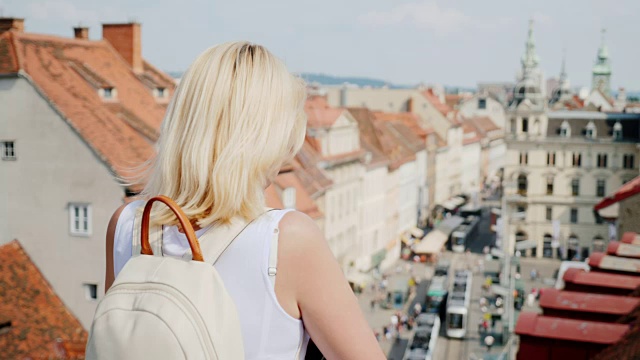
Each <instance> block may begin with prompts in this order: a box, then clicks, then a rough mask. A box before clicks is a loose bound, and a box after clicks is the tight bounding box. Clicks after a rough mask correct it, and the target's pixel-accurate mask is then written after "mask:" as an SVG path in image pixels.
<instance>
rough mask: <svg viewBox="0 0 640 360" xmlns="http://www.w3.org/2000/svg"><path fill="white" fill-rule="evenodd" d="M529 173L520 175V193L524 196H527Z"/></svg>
mask: <svg viewBox="0 0 640 360" xmlns="http://www.w3.org/2000/svg"><path fill="white" fill-rule="evenodd" d="M527 186H528V184H527V175H525V174H520V175H519V176H518V194H519V195H522V196H527Z"/></svg>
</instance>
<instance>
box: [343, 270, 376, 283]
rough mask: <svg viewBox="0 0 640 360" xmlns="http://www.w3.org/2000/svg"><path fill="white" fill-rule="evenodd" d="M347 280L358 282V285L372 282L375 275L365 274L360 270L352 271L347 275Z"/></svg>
mask: <svg viewBox="0 0 640 360" xmlns="http://www.w3.org/2000/svg"><path fill="white" fill-rule="evenodd" d="M346 278H347V281H348V282H350V283H352V284H357V285H363V286H364V285H367V284H371V283H372V282H373V276H371V275H369V274H365V273H362V272H359V271H355V270H354V271H350V272H349V273H348V274H347V276H346Z"/></svg>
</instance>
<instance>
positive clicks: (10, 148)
mask: <svg viewBox="0 0 640 360" xmlns="http://www.w3.org/2000/svg"><path fill="white" fill-rule="evenodd" d="M0 150H2V160H15V159H16V144H15V142H13V141H3V142H2V149H0Z"/></svg>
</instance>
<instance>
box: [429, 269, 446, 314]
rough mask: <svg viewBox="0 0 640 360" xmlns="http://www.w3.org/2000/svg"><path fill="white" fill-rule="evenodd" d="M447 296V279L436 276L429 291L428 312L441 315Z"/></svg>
mask: <svg viewBox="0 0 640 360" xmlns="http://www.w3.org/2000/svg"><path fill="white" fill-rule="evenodd" d="M446 296H447V277H446V276H434V277H433V278H432V279H431V284H430V285H429V289H428V290H427V299H426V312H427V313H431V314H439V313H440V309H441V308H442V305H443V301H444V300H445V298H446Z"/></svg>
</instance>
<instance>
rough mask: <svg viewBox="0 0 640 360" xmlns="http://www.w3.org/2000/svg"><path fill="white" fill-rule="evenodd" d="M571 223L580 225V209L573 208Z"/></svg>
mask: <svg viewBox="0 0 640 360" xmlns="http://www.w3.org/2000/svg"><path fill="white" fill-rule="evenodd" d="M571 223H572V224H577V223H578V209H576V208H571Z"/></svg>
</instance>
